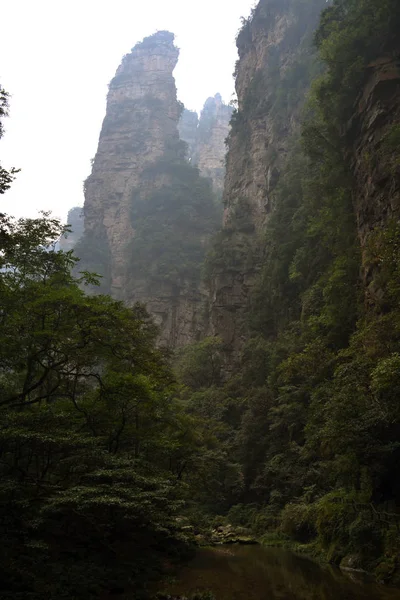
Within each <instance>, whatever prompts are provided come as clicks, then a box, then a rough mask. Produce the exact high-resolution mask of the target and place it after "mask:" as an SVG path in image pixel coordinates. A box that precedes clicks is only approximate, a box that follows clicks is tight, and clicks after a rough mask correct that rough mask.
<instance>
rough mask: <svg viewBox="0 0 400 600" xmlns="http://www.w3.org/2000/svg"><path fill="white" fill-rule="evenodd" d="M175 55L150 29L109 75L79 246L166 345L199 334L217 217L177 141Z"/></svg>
mask: <svg viewBox="0 0 400 600" xmlns="http://www.w3.org/2000/svg"><path fill="white" fill-rule="evenodd" d="M178 54H179V52H178V49H177V48H176V46H175V45H174V35H173V34H171V33H169V32H165V31H164V32H158V33H156V34H155V35H153V36H151V37H149V38H145V39H144V40H143V42H141V43H139V44H137V45H136V46H135V47H134V48H133V49H132V51H131V53H129V54H127V55H126V56H125V57H124V59H123V61H122V63H121V65H120V66H119V68H118V70H117V72H116V75H115V77H114V79H113V80H112V81H111V83H110V87H109V93H108V98H107V110H106V116H105V119H104V122H103V127H102V130H101V134H100V139H99V145H98V150H97V153H96V156H95V158H94V162H93V168H92V173H91V175H90V176H89V177H88V179H87V181H86V183H85V205H84V215H85V234H84V236H83V238H82V240H81V242H80V244H79V246H78V248H77V253H78V255H80V256H81V257H82V259H83V261H84V264H85V267H86V268H90V269H93V270H94V271H97V272H99V273H100V274H102V275H103V280H102V286H101V291H104V292H108V293H111V294H112V295H113V296H114V297H115V298H117V299H120V300H124V301H125V302H127V303H128V304H133V303H135V302H137V301H140V302H143V303H144V304H146V306H147V309H148V311H149V312H150V314H151V315H153V317H154V318H155V320H156V322H157V324H158V325H159V326H160V330H161V336H160V341H161V342H162V343H163V344H166V345H167V346H169V347H175V346H181V345H184V344H187V343H189V342H192V341H194V340H196V339H198V337H199V336H200V333H201V330H202V324H201V323H202V320H203V316H202V315H203V310H204V302H205V295H204V291H202V290H201V287H200V276H199V272H200V264H201V261H202V259H203V254H204V252H205V245H206V242H207V239H208V237H209V235H210V234H211V232H212V227H213V223H214V221H215V218H216V214H214V213H216V210H215V205H214V202H213V198H212V193H211V187H210V185H209V184H208V182H207V181H205V180H202V179H201V177H200V176H199V172H198V170H197V169H195V168H193V167H191V166H190V164H189V163H188V161H187V156H185V154H186V146H185V144H184V143H183V142H182V141H180V138H179V132H178V123H179V119H180V116H181V112H182V108H183V107H182V105H181V103H179V102H178V100H177V94H176V86H175V80H174V77H173V70H174V68H175V66H176V63H177V60H178ZM196 119H197V117H196V118H194V119H193V120H194V122H196V123H197V121H196ZM188 141H189V143H190V140H188Z"/></svg>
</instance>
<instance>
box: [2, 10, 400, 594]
mask: <svg viewBox="0 0 400 600" xmlns="http://www.w3.org/2000/svg"><path fill="white" fill-rule="evenodd" d="M283 4H284V5H285V6H286V7H287V8H288V9H289V8H290V10H291V11H292V13H291V15H292V17H293V16H295V17H297V21H296V19H293V23H292V25H291V29H290V32H291V36H289V38H290V39H289V41H288V43H289V44H291V45H292V46H296V44H299V42H300V48H299V52H298V54H297V56H296V59H295V60H294V61H292V63H291V64H290V65H284V68H283V66H282V64H281V62H280V60H278V59H279V57H278V56H277V55H274V52H273V51H272V52H271V53H270V55H269V57H268V61H269V64H268V73H269V78H268V77H267V76H266V75H265V73H263V72H261V71H260V72H259V73H258V74H257V76H256V77H255V78H254V80H253V81H252V82H251V83H250V85H249V86H248V88H247V91H246V95H245V101H244V102H243V103H242V105H241V106H240V109H239V111H237V112H236V113H235V115H234V117H233V122H232V133H231V142H232V140H236V142H238V144H236V145H232V146H231V147H232V148H235V151H237V149H238V148H239V149H240V150H241V151H242V152H247V148H248V146H247V142H248V137H249V131H250V128H249V125H250V121H251V119H252V118H254V117H255V116H256V118H258V117H259V116H260V115H265V114H266V113H268V114H269V115H271V117H272V119H273V121H274V126H273V127H271V130H270V131H269V134H271V135H272V136H276V135H278V136H279V135H282V131H283V132H285V131H286V129H285V124H286V122H287V120H288V119H289V118H290V116H291V114H293V111H294V112H295V113H296V119H298V116H299V114H300V109H301V107H302V106H303V105H304V94H305V92H306V90H307V89H310V90H311V91H310V94H309V97H308V100H307V102H306V103H305V107H304V113H303V115H304V116H303V123H302V125H301V127H294V128H293V130H294V133H293V132H292V133H291V134H290V135H291V137H290V144H289V146H290V151H289V152H287V153H286V152H285V156H284V160H282V161H281V163H280V172H279V176H278V175H277V176H276V181H275V184H274V186H271V190H270V191H269V193H270V196H271V202H270V205H269V208H268V210H269V211H270V215H269V220H268V223H267V226H266V228H265V231H263V234H262V240H260V235H259V231H258V232H257V236H255V235H254V234H255V225H254V222H253V215H252V214H251V211H250V210H249V207H248V204H247V203H246V201H245V200H243V201H241V199H239V200H238V201H237V203H236V205H235V206H234V210H232V211H231V213H230V219H229V220H228V221H227V223H226V227H225V229H224V230H223V231H222V232H220V233H219V234H218V236H217V240H216V243H215V245H214V248H213V250H212V251H211V253H210V254H209V256H208V259H207V260H206V261H205V269H204V270H205V272H206V276H207V279H208V280H209V281H212V280H213V277H215V276H216V274H221V273H222V274H224V273H225V274H226V273H227V272H228V273H238V274H239V275H241V274H243V273H245V272H247V271H249V269H250V268H254V265H256V266H257V279H256V285H255V286H254V287H253V290H252V294H251V297H250V301H249V305H248V307H247V310H246V314H245V319H246V323H245V327H244V326H243V327H241V326H242V323H238V331H240V335H242V336H243V338H245V339H244V343H243V345H242V347H241V351H240V354H239V355H238V354H236V355H235V353H234V352H233V351H232V348H229V347H226V346H225V345H224V343H223V342H222V341H221V340H220V339H219V338H218V337H217V336H216V337H208V338H205V339H203V340H202V341H201V342H199V343H198V344H195V345H193V346H190V347H186V348H183V349H181V350H180V351H179V352H177V353H176V355H175V356H174V369H175V373H176V377H177V379H178V384H177V383H176V381H175V378H174V375H173V374H172V369H171V366H170V364H169V358H168V357H167V356H166V355H165V354H164V353H163V351H161V350H160V349H159V348H158V347H157V334H158V332H157V330H156V328H155V327H154V325H153V323H152V321H151V319H150V318H149V316H148V315H147V313H146V311H145V309H144V307H143V306H140V305H135V306H134V307H133V308H132V307H131V308H127V307H126V306H125V305H124V304H123V303H120V302H116V301H114V300H112V299H111V298H110V297H108V296H105V295H91V296H88V295H85V293H84V287H85V285H90V286H96V284H97V283H98V281H97V280H98V277H97V276H95V275H93V274H91V273H89V272H86V271H85V272H82V273H79V272H78V271H79V265H77V259H76V258H74V255H73V253H72V252H58V251H56V243H57V240H58V239H59V237H60V235H61V234H62V233H63V228H62V227H61V226H60V224H59V222H58V221H57V220H55V219H52V218H51V217H50V216H49V215H43V216H42V217H40V218H37V219H21V220H19V221H15V220H13V219H11V218H10V217H8V216H7V215H1V216H0V299H1V306H0V413H1V423H2V425H1V428H0V459H1V460H0V531H1V533H2V535H3V540H4V541H3V544H2V546H1V549H0V558H1V561H0V564H1V570H2V577H1V578H2V583H3V589H2V594H3V596H2V597H4V598H31V599H32V600H36V599H37V600H39V598H44V597H46V598H54V599H55V598H57V599H58V598H70V597H74V598H99V597H102V595H103V594H104V595H105V594H109V593H115V594H120V595H121V596H122V597H124V594H128V593H131V592H132V594H133V591H132V590H134V594H135V596H134V597H137V598H142V597H146V594H148V584H149V581H152V580H154V579H157V577H159V576H160V575H161V574H162V573H163V572H164V571H165V569H166V568H167V567H168V566H169V565H170V564H171V563H172V562H173V561H174V560H175V559H177V558H179V557H182V556H183V555H188V553H189V552H190V543H189V538H190V537H191V535H192V533H193V532H194V531H196V528H197V529H198V530H201V529H202V528H203V527H205V526H210V525H211V524H212V523H213V522H214V523H217V522H218V523H219V522H221V521H223V520H224V519H225V520H227V521H229V522H231V523H233V524H234V525H238V526H239V525H240V526H247V527H251V528H252V529H253V532H254V533H255V534H257V535H258V536H260V537H262V536H264V539H268V537H269V538H271V537H273V539H274V541H275V542H277V541H278V542H279V543H282V542H285V543H286V542H290V541H291V542H292V543H297V544H298V545H307V547H308V548H310V547H313V549H314V551H318V552H323V553H324V554H325V556H327V557H328V558H329V559H330V560H332V561H334V562H340V561H341V560H342V559H343V557H344V556H346V555H349V554H351V555H353V556H354V557H355V558H354V561H353V566H356V567H367V568H368V569H370V570H375V572H376V573H377V575H378V576H379V577H380V578H381V579H382V580H387V579H390V578H391V577H392V575H393V573H395V571H396V569H398V567H399V565H398V562H397V561H398V554H399V551H400V546H399V536H398V531H399V528H400V508H399V507H400V484H399V480H398V477H397V471H398V462H399V456H400V445H399V439H400V410H399V403H398V393H399V390H400V376H399V372H400V309H399V306H400V285H399V276H400V269H399V264H400V246H399V234H400V231H399V224H398V210H399V209H398V207H397V206H394V207H392V211H391V213H390V215H389V216H387V215H386V212H385V211H383V212H384V214H383V217H382V220H381V223H380V225H379V227H378V226H376V227H375V226H374V227H372V226H371V230H370V231H369V234H368V236H365V237H364V238H363V240H361V236H360V230H359V227H360V223H359V222H358V221H357V218H356V211H355V201H354V196H355V167H354V162H355V161H354V142H355V140H354V139H353V138H352V135H354V132H353V130H352V121H353V118H354V111H356V110H357V101H358V100H359V96H360V92H361V90H362V86H363V85H364V83H365V81H366V79H367V72H368V69H369V68H370V65H371V62H373V61H377V60H379V59H380V58H381V57H382V56H385V57H386V56H388V55H390V56H392V55H395V56H396V57H398V55H399V47H398V41H397V36H398V31H399V27H400V8H399V5H398V2H397V0H379V2H378V0H361V1H356V0H334V1H333V2H332V3H330V4H329V6H328V7H327V8H326V10H324V11H323V13H322V16H321V20H320V24H319V27H318V29H317V31H316V32H315V34H314V47H312V46H311V40H310V32H309V31H308V28H307V27H306V31H305V33H304V27H302V28H300V29H299V28H298V23H299V22H300V20H301V19H307V18H308V16H309V15H310V14H311V13H312V14H313V15H314V13H315V9H316V7H317V5H318V6H320V4H321V2H319V0H315V2H314V1H312V0H310V1H309V2H307V1H306V0H301V1H300V0H299V2H298V3H297V4H296V2H294V0H290V1H289V0H287V2H285V3H283ZM324 4H325V3H324ZM276 5H277V3H276V2H275V0H269V1H268V2H266V0H262V2H261V3H260V6H262V7H264V8H267V9H268V11H267V13H268V14H267V13H266V15H267V16H268V15H269V16H270V15H271V14H272V13H273V10H275V8H276ZM280 6H281V8H282V3H280ZM304 9H307V10H304ZM293 11H294V12H293ZM296 11H297V12H296ZM309 11H311V13H310V12H309ZM263 14H264V13H263V12H262V11H261V12H260V11H258V10H257V9H256V10H255V11H254V13H253V16H252V17H251V19H249V21H246V22H245V23H244V26H243V30H242V32H241V33H240V34H239V37H238V41H239V44H240V45H241V52H242V53H245V51H246V48H247V45H248V44H249V43H250V42H251V39H250V37H251V36H250V33H251V27H254V26H257V27H259V28H265V29H267V28H268V27H270V21H269V20H268V19H267V18H266V16H265V15H264V17H265V18H264V17H263V18H262V19H260V20H259V21H257V19H258V18H259V17H260V15H263ZM300 31H301V32H303V33H302V34H301V35H299V32H300ZM303 34H304V35H303ZM163 35H164V34H162V36H163ZM168 35H169V34H168ZM168 35H167V34H166V37H165V42H166V43H167V44H168V43H169V42H170V41H171V40H170V37H168ZM148 44H149V42H148V41H147V42H146V44H145V45H144V46H143V48H145V47H146V46H147V45H148ZM143 48H142V49H143ZM285 49H286V50H287V48H285V47H282V48H281V49H280V50H281V51H282V52H284V51H285ZM316 55H318V60H315V59H316ZM274 61H275V62H274ZM239 71H240V64H239V66H238V72H239ZM312 80H313V82H312V84H311V81H312ZM267 88H268V89H269V88H272V90H273V92H272V93H270V92H269V91H268V89H267ZM153 108H154V106H153ZM156 109H157V107H155V110H156ZM6 111H7V95H6V93H5V92H4V91H3V90H1V92H0V117H1V116H4V115H5V114H6ZM386 131H387V135H385V137H384V139H383V140H382V143H381V145H380V148H379V160H380V161H382V160H383V162H384V164H385V168H384V181H385V182H386V183H387V182H389V183H390V186H389V188H390V189H391V190H396V189H398V186H399V177H400V171H399V169H400V160H399V150H398V144H399V124H398V123H397V122H395V121H393V122H391V123H390V126H389V127H388V128H387V130H386ZM1 133H2V129H1V127H0V136H1ZM172 137H173V136H172ZM171 139H172V138H171ZM271 152H277V148H274V147H273V145H271ZM374 159H376V157H366V161H367V162H368V164H370V163H371V161H374ZM251 166H252V163H251V159H249V161H248V163H247V167H248V168H249V169H251ZM12 177H13V172H12V171H4V170H3V169H1V171H0V193H3V192H4V191H5V190H6V189H7V187H8V186H9V185H10V183H11V180H12ZM141 177H142V178H141V180H140V183H141V189H136V188H135V189H133V190H132V194H131V196H130V198H128V199H127V204H126V206H127V207H128V208H129V210H130V213H129V216H130V217H131V223H130V228H129V231H131V230H132V231H133V230H134V232H135V235H134V236H133V239H132V240H131V242H130V245H129V246H128V245H127V248H128V251H129V252H128V254H129V257H130V259H132V260H129V261H128V262H129V265H125V266H126V267H127V268H126V271H128V269H129V278H128V279H129V280H130V281H132V282H133V284H132V285H134V284H135V282H137V281H139V280H145V281H146V282H147V283H148V284H149V285H150V283H152V282H154V281H155V282H157V283H163V282H167V283H168V285H171V284H172V286H177V287H179V286H180V285H182V282H188V281H189V282H190V283H191V284H193V286H194V287H195V286H198V285H199V283H200V276H201V273H200V267H201V264H202V263H203V262H204V256H205V251H206V242H207V240H208V238H209V236H210V235H211V233H212V232H213V230H214V228H215V224H216V219H217V214H218V211H217V209H216V207H215V203H214V198H213V195H212V192H211V188H210V186H209V183H208V182H207V181H206V180H204V179H202V178H201V177H200V176H199V172H198V170H197V169H196V168H194V167H192V166H191V165H189V164H188V163H187V162H186V160H185V146H184V144H182V143H181V142H179V141H177V140H175V142H174V143H171V145H170V146H168V145H167V144H166V151H165V153H164V156H162V158H159V159H158V160H155V161H152V162H151V163H149V164H146V167H145V168H143V173H142V176H141ZM149 182H152V183H154V182H157V185H154V186H152V185H149V186H147V183H149ZM386 183H385V185H386ZM380 184H382V180H380ZM389 188H387V189H389ZM147 192H149V193H147ZM128 200H129V202H130V204H129V202H128ZM386 200H387V204H388V205H389V204H390V203H391V201H392V196H391V197H388V198H387V199H386ZM393 204H395V203H393ZM127 214H128V213H127ZM97 231H98V230H97V229H93V233H92V238H90V239H89V238H86V239H85V240H83V241H82V242H81V243H82V244H83V243H86V244H87V245H88V251H89V254H91V256H90V258H91V261H92V263H93V264H96V265H97V264H98V266H99V269H96V270H100V271H101V269H103V272H104V274H106V275H107V274H108V271H109V262H110V256H109V252H110V249H109V246H108V244H106V243H103V245H102V243H100V244H99V240H98V239H96V232H97ZM252 237H254V238H256V237H257V240H256V242H257V243H256V244H252ZM103 241H104V240H103ZM124 241H127V240H124ZM95 248H97V250H96V252H97V254H96V253H95V252H94V251H93V253H91V251H92V250H94V249H95ZM360 272H361V273H362V274H363V276H360ZM366 272H368V276H367V275H366V274H365V273H366ZM74 273H75V275H74ZM108 277H109V274H108ZM105 279H106V278H105ZM108 283H109V282H108V280H107V285H108ZM371 289H373V290H374V294H371V293H370V291H371ZM232 311H234V308H233V309H232ZM240 318H241V319H242V318H243V317H242V316H241V317H240ZM244 332H247V335H246V336H245V335H244ZM221 514H222V515H223V517H221V516H220V515H221ZM210 515H211V516H212V517H213V518H215V521H213V520H212V519H210ZM188 523H189V525H188ZM190 523H191V524H190Z"/></svg>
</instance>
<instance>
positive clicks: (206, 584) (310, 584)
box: [165, 545, 400, 600]
mask: <svg viewBox="0 0 400 600" xmlns="http://www.w3.org/2000/svg"><path fill="white" fill-rule="evenodd" d="M204 590H210V591H212V592H213V594H214V596H215V598H216V600H367V599H368V600H400V589H393V588H389V587H386V586H383V585H379V584H376V583H374V582H373V581H371V580H370V579H369V578H368V577H366V576H363V575H362V574H359V573H354V572H342V571H340V569H338V568H335V567H331V566H321V565H319V564H317V563H316V562H314V561H312V560H310V559H308V558H305V557H303V556H299V555H296V554H293V553H292V552H289V551H287V550H281V549H277V548H265V547H263V546H250V545H249V546H240V545H230V546H216V547H214V548H202V549H200V550H199V551H198V553H197V555H196V557H195V558H194V559H193V560H192V562H190V563H189V564H188V565H187V566H186V567H184V568H183V569H182V570H181V571H180V573H179V576H178V579H176V580H174V581H173V582H171V583H170V584H168V585H167V586H166V588H165V591H166V592H167V593H169V594H171V595H179V594H184V595H185V596H190V595H191V594H193V593H194V592H196V591H204Z"/></svg>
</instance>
